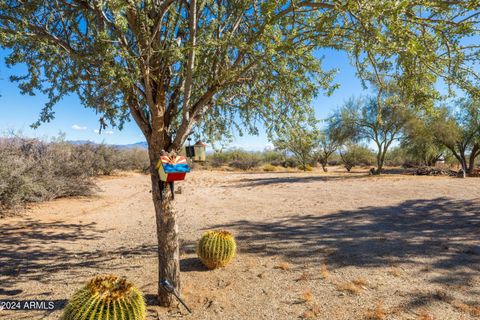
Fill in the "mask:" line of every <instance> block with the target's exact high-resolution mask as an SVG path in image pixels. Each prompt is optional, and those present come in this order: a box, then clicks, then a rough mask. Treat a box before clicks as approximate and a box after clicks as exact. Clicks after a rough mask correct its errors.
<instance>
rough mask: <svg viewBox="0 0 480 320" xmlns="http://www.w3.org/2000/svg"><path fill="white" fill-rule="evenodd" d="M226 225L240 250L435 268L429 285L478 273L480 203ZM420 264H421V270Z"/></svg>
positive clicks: (432, 203)
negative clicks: (435, 275)
mask: <svg viewBox="0 0 480 320" xmlns="http://www.w3.org/2000/svg"><path fill="white" fill-rule="evenodd" d="M214 227H221V228H232V229H233V230H234V231H235V233H236V237H237V239H238V242H239V245H240V248H241V250H242V251H243V252H247V253H252V254H257V255H262V256H278V257H280V258H282V259H286V260H288V261H289V262H291V263H294V264H295V263H299V264H304V263H309V262H311V263H321V262H322V261H323V260H324V259H325V258H326V257H327V256H328V264H329V265H330V266H333V267H343V266H358V267H376V266H391V265H395V264H400V263H401V264H412V265H415V266H420V268H422V267H423V268H426V269H436V270H441V271H442V273H441V274H442V276H439V277H436V278H435V279H434V280H433V281H434V282H436V283H449V284H452V283H453V284H456V283H459V284H466V283H467V284H468V283H471V281H472V279H473V277H475V276H478V275H479V273H480V272H479V268H478V266H479V264H480V202H477V201H468V200H452V199H448V198H436V199H430V200H423V199H418V200H408V201H404V202H402V203H400V204H399V205H395V206H386V207H365V208H361V209H359V210H352V211H339V212H336V213H332V214H327V215H318V216H317V215H297V216H286V217H284V218H280V219H275V220H271V221H253V220H240V221H236V222H234V223H231V224H228V225H221V226H214ZM423 264H425V265H423Z"/></svg>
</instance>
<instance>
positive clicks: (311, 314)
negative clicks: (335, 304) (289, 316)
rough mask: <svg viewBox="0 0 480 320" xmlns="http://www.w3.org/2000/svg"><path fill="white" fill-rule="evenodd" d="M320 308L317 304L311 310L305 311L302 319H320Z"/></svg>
mask: <svg viewBox="0 0 480 320" xmlns="http://www.w3.org/2000/svg"><path fill="white" fill-rule="evenodd" d="M320 311H321V309H320V306H319V305H317V304H314V305H312V306H311V307H310V309H309V310H307V311H305V312H304V313H303V314H302V316H301V318H302V319H315V318H316V317H318V316H319V315H320Z"/></svg>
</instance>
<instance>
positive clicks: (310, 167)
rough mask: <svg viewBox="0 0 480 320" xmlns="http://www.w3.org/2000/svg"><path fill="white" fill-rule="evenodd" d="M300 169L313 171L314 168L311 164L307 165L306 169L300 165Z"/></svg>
mask: <svg viewBox="0 0 480 320" xmlns="http://www.w3.org/2000/svg"><path fill="white" fill-rule="evenodd" d="M298 169H300V170H303V171H313V167H312V166H311V165H309V164H307V165H305V167H304V166H303V165H300V166H298Z"/></svg>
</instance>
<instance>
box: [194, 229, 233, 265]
mask: <svg viewBox="0 0 480 320" xmlns="http://www.w3.org/2000/svg"><path fill="white" fill-rule="evenodd" d="M236 250H237V244H236V243H235V239H234V238H233V235H232V234H231V233H230V232H228V231H207V232H205V233H204V234H203V236H202V238H201V239H200V241H199V242H198V248H197V254H198V257H199V258H200V260H201V261H202V263H203V264H204V265H205V266H207V268H209V269H215V268H219V267H225V266H226V265H227V264H228V263H229V262H230V261H232V259H233V257H234V256H235V253H236Z"/></svg>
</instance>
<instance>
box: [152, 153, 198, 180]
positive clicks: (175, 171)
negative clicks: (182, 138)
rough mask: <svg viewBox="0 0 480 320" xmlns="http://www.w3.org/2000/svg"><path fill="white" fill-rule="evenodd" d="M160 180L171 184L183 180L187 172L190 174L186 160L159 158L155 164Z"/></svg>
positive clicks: (174, 157) (180, 157) (171, 157)
mask: <svg viewBox="0 0 480 320" xmlns="http://www.w3.org/2000/svg"><path fill="white" fill-rule="evenodd" d="M157 170H158V174H159V175H160V180H162V181H165V182H173V181H179V180H184V179H185V175H186V174H187V172H190V167H189V166H188V163H187V159H186V158H185V157H184V156H175V155H173V156H161V157H160V160H159V161H158V164H157Z"/></svg>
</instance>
